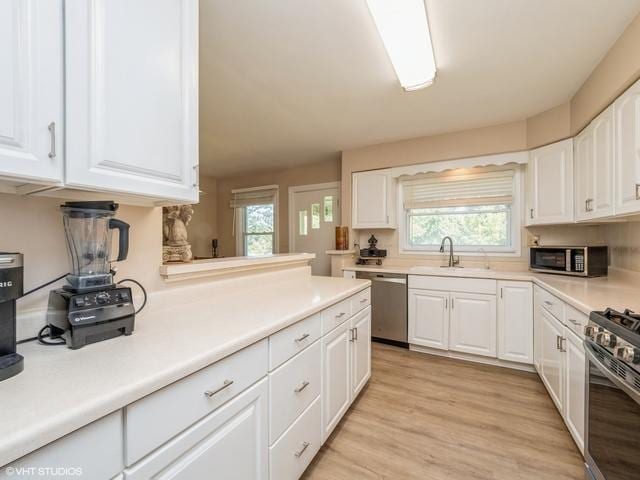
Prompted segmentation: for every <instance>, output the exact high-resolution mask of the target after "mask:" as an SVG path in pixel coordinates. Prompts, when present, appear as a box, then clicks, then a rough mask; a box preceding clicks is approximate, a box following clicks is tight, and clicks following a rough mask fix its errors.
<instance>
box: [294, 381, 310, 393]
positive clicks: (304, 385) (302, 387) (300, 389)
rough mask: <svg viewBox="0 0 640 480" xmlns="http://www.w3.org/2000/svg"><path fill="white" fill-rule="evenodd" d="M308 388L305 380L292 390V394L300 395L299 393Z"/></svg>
mask: <svg viewBox="0 0 640 480" xmlns="http://www.w3.org/2000/svg"><path fill="white" fill-rule="evenodd" d="M308 386H309V382H307V381H306V380H305V381H304V382H302V385H300V386H299V387H298V388H296V389H295V390H294V392H296V393H300V392H301V391H303V390H304V389H305V388H307V387H308Z"/></svg>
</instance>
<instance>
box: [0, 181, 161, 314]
mask: <svg viewBox="0 0 640 480" xmlns="http://www.w3.org/2000/svg"><path fill="white" fill-rule="evenodd" d="M61 203H63V201H61V200H59V199H54V198H39V197H21V196H18V195H10V194H0V218H2V223H3V228H2V241H1V243H0V250H1V251H9V252H20V253H23V254H24V262H25V269H24V280H25V291H26V290H29V289H30V288H33V287H35V286H37V285H40V284H42V283H44V282H46V281H48V280H50V279H51V278H55V277H57V276H59V275H61V274H64V273H66V272H68V271H69V262H68V257H67V249H66V243H65V239H64V231H63V228H62V215H61V213H60V209H59V206H60V204H61ZM117 217H118V218H120V219H121V220H124V221H125V222H127V223H129V224H130V225H131V231H130V247H129V257H128V258H127V260H125V261H124V262H120V263H116V264H114V265H115V266H117V267H118V274H117V276H116V279H123V278H127V277H131V278H134V279H136V280H138V281H140V282H141V283H143V284H144V286H145V287H146V288H147V290H149V291H155V290H158V289H161V288H163V287H164V283H163V281H162V279H161V278H160V275H159V273H158V267H159V266H160V263H161V261H162V209H161V208H148V207H130V206H121V207H120V209H119V210H118V213H117ZM113 237H114V242H115V241H117V233H114V236H113ZM116 252H117V247H116V246H114V249H113V254H114V255H115V254H116ZM58 285H62V282H59V284H58ZM58 285H55V286H58ZM53 287H54V286H51V287H46V288H44V289H43V290H42V291H40V292H37V293H34V294H33V295H30V296H28V297H25V298H23V299H21V300H19V301H18V306H19V309H20V311H25V310H32V309H39V308H45V307H46V305H47V297H48V292H49V290H50V289H51V288H53Z"/></svg>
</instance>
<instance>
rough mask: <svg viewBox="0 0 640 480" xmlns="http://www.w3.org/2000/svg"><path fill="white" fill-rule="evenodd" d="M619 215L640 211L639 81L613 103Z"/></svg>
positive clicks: (616, 200)
mask: <svg viewBox="0 0 640 480" xmlns="http://www.w3.org/2000/svg"><path fill="white" fill-rule="evenodd" d="M613 116H614V124H615V138H614V142H613V143H614V148H615V172H616V174H615V179H616V181H615V192H616V198H615V210H616V214H627V213H636V212H640V81H638V82H636V83H635V84H633V85H632V86H631V87H630V88H629V89H628V90H627V91H626V92H624V93H623V94H622V95H621V96H620V97H619V98H618V99H617V100H616V101H615V102H614V103H613Z"/></svg>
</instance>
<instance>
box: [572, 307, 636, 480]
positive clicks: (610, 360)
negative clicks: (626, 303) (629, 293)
mask: <svg viewBox="0 0 640 480" xmlns="http://www.w3.org/2000/svg"><path fill="white" fill-rule="evenodd" d="M584 350H585V354H586V357H587V358H586V368H587V376H586V384H587V385H586V389H585V391H586V401H585V406H586V412H585V452H584V453H585V455H584V457H585V462H586V470H587V478H588V479H590V480H622V479H624V480H638V479H640V457H639V456H638V455H637V454H636V450H635V448H636V447H637V446H638V445H640V428H638V425H640V314H637V313H634V312H632V311H629V310H625V311H624V312H619V311H616V310H613V309H611V308H607V309H606V310H604V311H594V312H591V315H590V316H589V324H588V325H587V326H586V327H585V339H584Z"/></svg>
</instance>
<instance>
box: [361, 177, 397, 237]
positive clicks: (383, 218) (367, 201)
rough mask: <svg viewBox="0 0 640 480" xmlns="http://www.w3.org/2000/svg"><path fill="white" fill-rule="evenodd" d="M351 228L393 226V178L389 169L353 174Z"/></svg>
mask: <svg viewBox="0 0 640 480" xmlns="http://www.w3.org/2000/svg"><path fill="white" fill-rule="evenodd" d="M352 188H353V192H352V194H353V198H352V219H351V223H352V228H395V226H396V224H395V212H394V209H395V203H396V202H395V191H396V188H395V180H394V178H393V177H392V176H391V169H385V170H371V171H368V172H356V173H354V174H353V183H352Z"/></svg>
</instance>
